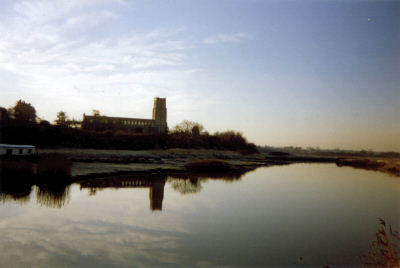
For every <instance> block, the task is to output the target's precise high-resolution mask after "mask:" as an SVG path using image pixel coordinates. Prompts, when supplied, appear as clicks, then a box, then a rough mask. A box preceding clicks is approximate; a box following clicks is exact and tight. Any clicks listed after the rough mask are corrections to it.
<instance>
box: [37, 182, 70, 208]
mask: <svg viewBox="0 0 400 268" xmlns="http://www.w3.org/2000/svg"><path fill="white" fill-rule="evenodd" d="M69 200H70V185H67V186H65V185H52V186H51V187H49V186H37V187H36V201H37V203H38V204H40V205H42V206H46V207H51V208H61V207H62V206H64V205H65V204H66V203H68V202H69Z"/></svg>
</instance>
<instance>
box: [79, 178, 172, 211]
mask: <svg viewBox="0 0 400 268" xmlns="http://www.w3.org/2000/svg"><path fill="white" fill-rule="evenodd" d="M166 178H167V176H166V175H159V176H147V177H139V176H114V177H107V178H97V179H91V180H86V181H83V182H81V183H80V189H85V188H87V189H89V195H95V194H96V192H97V191H99V190H100V191H101V190H103V189H105V188H116V189H119V188H149V199H150V210H151V211H156V210H162V202H163V199H164V186H165V182H166Z"/></svg>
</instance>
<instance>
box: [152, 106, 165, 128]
mask: <svg viewBox="0 0 400 268" xmlns="http://www.w3.org/2000/svg"><path fill="white" fill-rule="evenodd" d="M166 102H167V100H166V99H165V98H154V107H153V120H154V121H155V126H156V128H157V132H159V133H164V132H165V131H166V129H167V104H166Z"/></svg>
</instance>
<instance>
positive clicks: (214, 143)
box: [0, 117, 257, 153]
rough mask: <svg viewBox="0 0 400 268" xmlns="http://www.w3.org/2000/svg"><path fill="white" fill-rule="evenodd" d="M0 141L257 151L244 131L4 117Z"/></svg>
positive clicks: (102, 147)
mask: <svg viewBox="0 0 400 268" xmlns="http://www.w3.org/2000/svg"><path fill="white" fill-rule="evenodd" d="M0 143H9V144H32V145H36V146H39V147H75V148H96V149H129V150H148V149H168V148H204V149H217V150H234V151H240V152H241V153H255V152H257V148H256V146H255V145H254V144H252V143H248V142H247V140H246V138H245V137H243V135H242V134H241V133H240V132H235V131H226V132H221V133H218V132H217V133H215V134H213V135H210V134H208V133H207V132H203V133H200V132H199V131H195V132H193V131H190V132H189V131H173V132H170V133H168V134H137V133H129V132H123V131H103V132H95V131H88V130H84V129H80V128H71V127H65V126H60V125H52V124H49V123H48V122H47V123H37V122H32V121H20V120H15V119H12V118H5V117H3V118H2V119H0Z"/></svg>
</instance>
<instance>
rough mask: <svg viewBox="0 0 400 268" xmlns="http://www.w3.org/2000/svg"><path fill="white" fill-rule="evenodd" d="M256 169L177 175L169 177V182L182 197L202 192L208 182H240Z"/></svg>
mask: <svg viewBox="0 0 400 268" xmlns="http://www.w3.org/2000/svg"><path fill="white" fill-rule="evenodd" d="M254 169H255V168H243V169H239V170H234V171H228V172H224V173H221V172H217V173H203V172H202V173H191V174H176V175H174V176H171V177H168V182H169V183H170V184H171V186H172V189H174V190H175V191H178V192H180V193H181V194H182V195H185V194H194V193H198V192H200V191H201V189H202V186H201V183H202V182H203V183H204V182H206V181H208V180H222V181H224V182H227V183H232V182H237V181H240V180H241V178H242V177H243V175H244V174H246V173H247V172H250V171H253V170H254Z"/></svg>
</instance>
